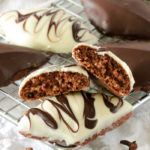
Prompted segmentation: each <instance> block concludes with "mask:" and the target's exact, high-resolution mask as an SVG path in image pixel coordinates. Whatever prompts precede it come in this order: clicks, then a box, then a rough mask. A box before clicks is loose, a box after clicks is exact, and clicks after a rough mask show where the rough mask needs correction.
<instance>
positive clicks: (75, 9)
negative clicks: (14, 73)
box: [0, 0, 150, 124]
mask: <svg viewBox="0 0 150 150" xmlns="http://www.w3.org/2000/svg"><path fill="white" fill-rule="evenodd" d="M54 6H55V7H58V8H62V9H64V10H66V11H67V12H68V13H70V14H72V15H74V16H76V17H77V18H79V19H80V20H82V22H83V23H84V24H86V25H87V26H88V27H89V29H90V30H91V31H93V33H94V34H95V35H96V36H98V37H99V39H100V40H99V41H100V43H104V42H112V41H113V42H114V41H115V42H120V40H119V39H117V38H116V39H115V38H111V37H107V36H103V35H102V34H100V33H98V32H97V31H96V29H95V28H94V27H93V26H92V25H91V24H90V23H89V21H88V19H87V17H86V15H85V13H84V11H83V7H82V6H81V4H80V0H76V1H74V0H58V1H57V2H56V3H55V4H54ZM72 63H74V60H73V59H72V57H71V56H68V55H54V56H52V57H51V59H50V60H49V62H48V63H47V64H46V65H45V66H48V65H53V64H55V65H65V64H72ZM20 83H21V80H19V81H16V82H15V83H12V84H10V85H9V86H7V87H3V88H0V115H1V116H3V117H5V118H6V119H8V120H9V121H11V122H13V123H14V124H17V123H18V121H19V120H20V118H21V117H22V115H23V113H24V112H25V111H26V110H27V109H29V108H31V107H36V106H37V105H38V104H40V102H41V101H40V100H38V101H25V100H24V101H22V100H20V98H19V96H18V89H19V85H20ZM124 99H125V100H127V101H128V102H130V103H131V104H132V105H133V107H134V109H135V108H137V107H138V106H140V105H141V104H142V103H144V102H146V101H148V100H149V99H150V94H149V93H146V92H144V91H136V92H134V93H131V94H130V95H129V96H127V97H125V98H124Z"/></svg>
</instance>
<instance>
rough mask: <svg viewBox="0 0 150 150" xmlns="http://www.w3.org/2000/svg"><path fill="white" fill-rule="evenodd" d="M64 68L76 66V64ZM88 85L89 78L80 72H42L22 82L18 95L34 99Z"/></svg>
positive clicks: (78, 89)
mask: <svg viewBox="0 0 150 150" xmlns="http://www.w3.org/2000/svg"><path fill="white" fill-rule="evenodd" d="M50 68H52V67H50ZM64 68H76V66H72V67H71V66H69V67H64ZM80 68H81V67H80ZM45 70H47V69H45ZM84 71H85V70H84ZM88 86H89V78H88V76H86V75H84V74H82V73H78V72H73V71H63V70H61V71H60V70H59V71H58V70H55V71H49V72H45V73H44V72H42V73H40V74H37V75H35V76H32V77H31V78H29V79H28V80H27V81H25V83H24V82H23V86H22V87H21V90H20V97H21V98H22V99H27V100H36V99H40V98H43V97H47V96H57V95H61V94H66V93H69V92H72V91H80V90H82V89H85V88H87V87H88Z"/></svg>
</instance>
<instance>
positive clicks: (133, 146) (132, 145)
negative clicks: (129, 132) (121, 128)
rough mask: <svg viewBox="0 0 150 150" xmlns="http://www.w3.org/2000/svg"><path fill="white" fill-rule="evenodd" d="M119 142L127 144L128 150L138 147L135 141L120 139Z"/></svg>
mask: <svg viewBox="0 0 150 150" xmlns="http://www.w3.org/2000/svg"><path fill="white" fill-rule="evenodd" d="M120 144H123V145H127V146H128V147H129V150H136V149H137V147H138V145H137V143H136V141H133V142H130V141H127V140H121V141H120Z"/></svg>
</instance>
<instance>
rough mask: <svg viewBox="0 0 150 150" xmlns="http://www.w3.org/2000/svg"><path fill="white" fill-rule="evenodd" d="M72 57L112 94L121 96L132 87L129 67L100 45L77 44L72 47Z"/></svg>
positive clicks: (126, 93)
mask: <svg viewBox="0 0 150 150" xmlns="http://www.w3.org/2000/svg"><path fill="white" fill-rule="evenodd" d="M73 57H74V59H75V60H76V61H77V62H78V63H79V64H80V65H82V66H83V67H84V68H85V69H86V70H87V71H89V72H90V73H91V74H92V75H93V76H95V77H96V78H97V79H98V82H99V83H100V84H101V85H102V86H104V87H105V88H106V89H108V90H110V91H111V92H112V93H113V94H115V95H117V96H119V97H123V96H126V95H128V94H129V93H130V92H131V90H132V89H133V85H134V78H133V75H132V72H131V70H130V68H129V67H128V65H127V64H126V63H125V62H123V61H122V60H121V59H120V58H119V57H117V56H116V55H115V54H113V53H112V52H110V51H105V49H104V48H101V47H100V46H92V45H87V44H78V45H77V46H76V47H75V48H74V49H73Z"/></svg>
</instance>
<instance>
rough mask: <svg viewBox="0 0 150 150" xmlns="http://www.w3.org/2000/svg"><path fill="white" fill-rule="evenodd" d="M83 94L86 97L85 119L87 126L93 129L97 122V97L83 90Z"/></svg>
mask: <svg viewBox="0 0 150 150" xmlns="http://www.w3.org/2000/svg"><path fill="white" fill-rule="evenodd" d="M82 96H83V98H84V114H83V115H84V119H85V127H86V128H88V129H93V128H94V127H95V126H96V124H97V119H94V117H95V107H94V101H95V99H94V98H93V97H92V95H91V94H90V93H84V92H82Z"/></svg>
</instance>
